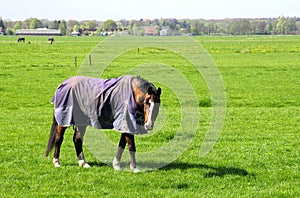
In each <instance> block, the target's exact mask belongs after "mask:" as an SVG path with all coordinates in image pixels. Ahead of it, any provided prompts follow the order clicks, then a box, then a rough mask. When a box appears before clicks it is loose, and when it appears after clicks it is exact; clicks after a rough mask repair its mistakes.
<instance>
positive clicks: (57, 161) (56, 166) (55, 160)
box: [52, 158, 60, 168]
mask: <svg viewBox="0 0 300 198" xmlns="http://www.w3.org/2000/svg"><path fill="white" fill-rule="evenodd" d="M52 162H53V164H54V167H55V168H59V167H60V164H59V159H55V158H53V160H52Z"/></svg>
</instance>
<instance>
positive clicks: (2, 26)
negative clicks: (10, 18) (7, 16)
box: [0, 17, 6, 30]
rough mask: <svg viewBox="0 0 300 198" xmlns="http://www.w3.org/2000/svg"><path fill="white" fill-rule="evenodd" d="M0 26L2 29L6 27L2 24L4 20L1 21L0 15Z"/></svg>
mask: <svg viewBox="0 0 300 198" xmlns="http://www.w3.org/2000/svg"><path fill="white" fill-rule="evenodd" d="M0 27H1V28H2V30H5V29H6V27H5V24H4V22H3V20H2V18H1V17H0Z"/></svg>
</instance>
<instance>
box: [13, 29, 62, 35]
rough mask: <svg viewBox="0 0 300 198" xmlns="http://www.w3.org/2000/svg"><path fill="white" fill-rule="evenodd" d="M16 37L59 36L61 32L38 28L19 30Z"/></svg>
mask: <svg viewBox="0 0 300 198" xmlns="http://www.w3.org/2000/svg"><path fill="white" fill-rule="evenodd" d="M16 35H24V36H25V35H26V36H61V35H62V34H61V31H60V30H56V29H47V28H38V29H19V30H16Z"/></svg>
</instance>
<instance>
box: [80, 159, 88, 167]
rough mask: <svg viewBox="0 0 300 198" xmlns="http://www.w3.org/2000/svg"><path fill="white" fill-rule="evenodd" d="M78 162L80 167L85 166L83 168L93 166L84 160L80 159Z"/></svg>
mask: <svg viewBox="0 0 300 198" xmlns="http://www.w3.org/2000/svg"><path fill="white" fill-rule="evenodd" d="M78 164H79V166H80V167H83V168H91V166H90V165H89V164H88V163H86V161H84V160H78Z"/></svg>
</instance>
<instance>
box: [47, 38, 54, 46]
mask: <svg viewBox="0 0 300 198" xmlns="http://www.w3.org/2000/svg"><path fill="white" fill-rule="evenodd" d="M48 41H50V43H51V45H52V43H53V42H55V40H54V38H52V37H50V38H48Z"/></svg>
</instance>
